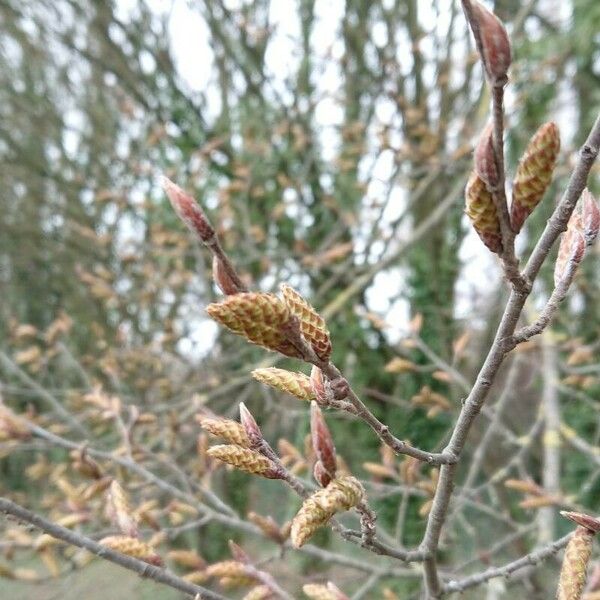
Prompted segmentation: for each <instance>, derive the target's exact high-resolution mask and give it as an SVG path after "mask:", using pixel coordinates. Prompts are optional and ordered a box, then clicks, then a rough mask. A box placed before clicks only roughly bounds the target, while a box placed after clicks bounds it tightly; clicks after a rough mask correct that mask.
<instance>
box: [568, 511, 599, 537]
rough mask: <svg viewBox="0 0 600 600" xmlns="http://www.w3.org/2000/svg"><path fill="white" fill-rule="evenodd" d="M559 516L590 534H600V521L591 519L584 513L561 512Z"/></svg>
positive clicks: (594, 518)
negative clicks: (583, 528)
mask: <svg viewBox="0 0 600 600" xmlns="http://www.w3.org/2000/svg"><path fill="white" fill-rule="evenodd" d="M560 514H561V515H562V516H563V517H565V519H570V520H571V521H573V522H574V523H577V525H581V526H582V527H585V528H586V529H589V530H590V531H591V532H592V533H598V532H600V519H597V518H596V517H591V516H590V515H586V514H585V513H578V512H569V511H566V510H561V511H560Z"/></svg>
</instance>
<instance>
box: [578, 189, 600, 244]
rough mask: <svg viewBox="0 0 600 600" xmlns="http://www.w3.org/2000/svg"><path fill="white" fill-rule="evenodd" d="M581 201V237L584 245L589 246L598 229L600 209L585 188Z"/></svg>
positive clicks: (599, 227)
mask: <svg viewBox="0 0 600 600" xmlns="http://www.w3.org/2000/svg"><path fill="white" fill-rule="evenodd" d="M581 200H582V202H583V235H584V237H585V243H586V245H588V246H591V245H592V244H593V243H594V241H595V240H596V237H597V236H598V230H599V229H600V209H599V208H598V203H597V202H596V199H595V198H594V196H592V193H591V192H590V190H588V189H587V188H585V190H583V194H582V198H581Z"/></svg>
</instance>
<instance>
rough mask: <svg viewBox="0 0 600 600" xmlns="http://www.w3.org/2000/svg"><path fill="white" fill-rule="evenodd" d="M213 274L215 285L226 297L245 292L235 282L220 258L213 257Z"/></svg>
mask: <svg viewBox="0 0 600 600" xmlns="http://www.w3.org/2000/svg"><path fill="white" fill-rule="evenodd" d="M212 274H213V279H214V281H215V283H216V284H217V285H218V286H219V288H220V289H221V291H222V292H223V293H224V294H225V295H226V296H231V295H233V294H239V293H240V292H243V291H244V290H243V289H241V288H240V287H239V286H238V285H237V284H236V283H235V282H234V281H233V279H232V278H231V276H230V275H229V273H228V272H227V269H226V268H225V265H224V264H223V261H222V260H221V259H220V258H219V257H218V256H213V263H212Z"/></svg>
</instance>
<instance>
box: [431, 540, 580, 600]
mask: <svg viewBox="0 0 600 600" xmlns="http://www.w3.org/2000/svg"><path fill="white" fill-rule="evenodd" d="M571 535H573V534H572V533H569V534H568V535H565V536H564V537H562V538H560V539H558V540H556V541H554V542H552V543H551V544H549V545H547V546H545V547H544V548H541V549H540V550H536V551H535V552H531V553H530V554H527V555H525V556H523V557H521V558H519V559H517V560H514V561H512V562H509V563H507V564H505V565H504V566H502V567H491V568H490V569H486V570H485V571H483V572H482V573H478V574H476V575H471V576H470V577H465V578H464V579H460V580H458V581H449V582H448V583H447V584H446V585H445V586H444V587H443V588H442V590H441V595H446V594H450V593H453V592H463V591H464V590H466V589H468V588H471V587H475V586H477V585H480V584H482V583H485V582H486V581H489V580H490V579H494V578H495V577H508V576H510V575H511V574H512V573H514V572H515V571H518V570H519V569H523V568H524V567H529V566H535V565H536V564H537V563H539V562H540V561H542V560H546V559H547V558H550V557H551V556H553V555H554V554H556V553H557V552H558V551H559V550H560V549H561V548H564V547H565V546H566V545H567V543H568V542H569V540H570V539H571Z"/></svg>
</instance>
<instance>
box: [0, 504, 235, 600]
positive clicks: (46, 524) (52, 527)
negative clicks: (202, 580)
mask: <svg viewBox="0 0 600 600" xmlns="http://www.w3.org/2000/svg"><path fill="white" fill-rule="evenodd" d="M0 512H3V513H5V514H7V515H12V516H13V517H15V518H17V519H18V520H19V521H25V522H26V523H30V524H31V525H33V526H34V527H37V528H38V529H41V530H42V531H43V532H44V533H47V534H48V535H51V536H52V537H54V538H56V539H59V540H62V541H63V542H66V543H67V544H71V545H72V546H77V547H78V548H84V549H85V550H88V551H89V552H91V553H92V554H95V555H96V556H98V557H100V558H103V559H104V560H108V561H110V562H112V563H115V564H116V565H119V566H121V567H123V568H125V569H128V570H129V571H133V572H134V573H137V574H138V575H140V576H141V577H145V578H148V579H152V580H154V581H156V582H158V583H162V584H164V585H167V586H169V587H171V588H173V589H176V590H179V591H180V592H183V593H184V594H187V595H188V596H192V597H193V598H200V599H202V600H204V599H206V600H227V599H226V597H225V596H221V595H220V594H217V593H215V592H211V591H210V590H207V589H206V588H203V587H201V586H199V585H194V584H193V583H189V582H188V581H185V580H184V579H181V578H180V577H177V575H175V574H174V573H171V572H170V571H168V570H167V569H162V568H160V567H155V566H153V565H149V564H148V563H145V562H143V561H141V560H138V559H137V558H133V557H131V556H126V555H125V554H121V553H120V552H115V551H114V550H111V549H110V548H107V547H106V546H102V545H101V544H99V543H98V542H95V541H94V540H92V539H90V538H88V537H86V536H84V535H81V534H79V533H75V532H74V531H71V530H70V529H66V528H65V527H61V526H60V525H57V524H56V523H52V522H51V521H48V520H46V519H44V518H43V517H41V516H40V515H37V514H35V513H33V512H31V511H30V510H27V509H26V508H23V507H22V506H19V505H18V504H15V503H14V502H12V501H11V500H9V499H8V498H0Z"/></svg>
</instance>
